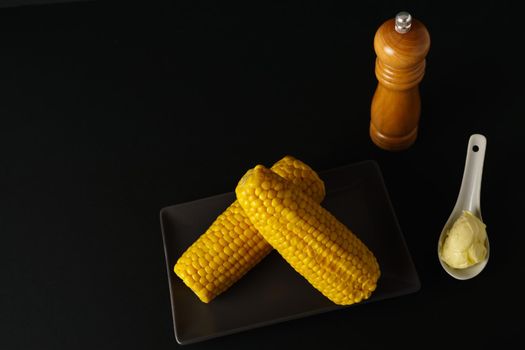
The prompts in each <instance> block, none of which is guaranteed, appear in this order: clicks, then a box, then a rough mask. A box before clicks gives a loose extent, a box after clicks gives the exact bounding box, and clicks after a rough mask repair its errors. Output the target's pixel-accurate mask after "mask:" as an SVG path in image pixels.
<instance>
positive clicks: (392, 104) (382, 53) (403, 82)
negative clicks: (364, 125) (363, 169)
mask: <svg viewBox="0 0 525 350" xmlns="http://www.w3.org/2000/svg"><path fill="white" fill-rule="evenodd" d="M429 48H430V35H429V34H428V31H427V29H426V28H425V26H424V25H423V24H422V23H421V22H419V21H418V20H416V19H413V18H412V16H410V14H409V13H407V12H400V13H398V14H397V16H396V18H395V19H390V20H388V21H386V22H385V23H383V24H382V25H381V27H379V29H378V30H377V32H376V35H375V38H374V50H375V52H376V54H377V59H376V77H377V80H378V81H379V84H378V85H377V89H376V92H375V94H374V97H373V99H372V110H371V120H370V137H371V138H372V141H374V143H375V144H376V145H377V146H379V147H381V148H383V149H386V150H389V151H399V150H403V149H406V148H408V147H410V146H411V145H412V144H413V143H414V141H415V140H416V137H417V129H418V124H419V115H420V114H421V99H420V97H419V86H418V85H419V82H420V81H421V80H422V79H423V75H424V74H425V56H426V55H427V53H428V50H429Z"/></svg>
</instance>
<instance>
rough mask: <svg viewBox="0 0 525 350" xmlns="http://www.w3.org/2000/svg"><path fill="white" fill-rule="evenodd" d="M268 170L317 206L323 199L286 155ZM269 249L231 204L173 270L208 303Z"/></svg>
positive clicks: (319, 184)
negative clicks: (290, 183)
mask: <svg viewBox="0 0 525 350" xmlns="http://www.w3.org/2000/svg"><path fill="white" fill-rule="evenodd" d="M272 170H273V171H275V173H277V174H279V175H280V176H282V177H283V178H285V179H288V180H290V181H291V182H293V183H294V184H295V185H296V186H297V188H299V189H300V190H301V191H304V193H305V195H307V196H310V197H311V198H312V200H313V201H316V202H318V203H320V202H321V201H322V200H323V198H324V195H325V188H324V183H323V181H321V179H320V178H319V176H317V174H316V173H315V171H313V170H312V169H311V168H310V167H309V166H308V165H306V164H304V163H303V162H301V161H299V160H297V159H295V158H293V157H291V156H286V157H284V158H283V159H281V160H280V161H278V162H277V163H275V165H274V166H273V167H272ZM276 176H277V175H276ZM275 195H276V194H275V193H273V192H271V191H266V192H265V196H266V197H264V198H265V199H267V200H269V201H271V200H272V198H273V197H275ZM271 250H272V246H270V245H269V244H268V243H267V242H266V241H265V240H264V238H263V237H262V236H261V235H260V234H259V233H258V232H257V230H256V229H255V227H254V226H253V225H252V223H251V221H250V220H249V219H248V217H247V216H246V215H245V214H244V211H243V209H242V208H241V206H240V205H239V203H238V202H237V201H235V202H234V203H233V204H232V205H230V206H229V207H228V208H227V209H226V210H225V211H224V212H223V213H222V214H221V215H219V217H218V218H217V219H216V220H215V222H214V223H213V224H212V225H211V226H210V228H209V229H208V230H207V231H206V232H205V233H204V234H203V235H201V236H200V237H199V238H198V239H197V240H196V241H195V242H194V243H193V244H192V245H191V246H190V247H189V248H188V249H187V250H186V251H185V252H184V254H183V255H182V256H181V257H180V258H179V260H178V261H177V263H176V264H175V267H174V271H175V273H176V274H177V276H179V277H180V278H181V279H182V280H183V281H184V283H185V284H186V285H187V286H188V287H190V288H191V290H193V292H194V293H195V294H196V295H197V296H198V297H199V299H200V300H201V301H203V302H205V303H208V302H210V301H211V300H212V299H213V298H215V297H216V296H217V295H219V294H220V293H222V292H224V291H225V290H226V289H228V288H229V287H230V286H231V285H232V284H234V283H235V282H236V281H237V280H239V279H240V278H241V277H242V276H243V275H244V274H245V273H246V272H248V271H249V270H250V269H251V268H252V267H254V266H255V265H257V263H259V261H261V260H262V259H263V258H264V257H265V256H266V255H267V254H268V253H269V252H270V251H271Z"/></svg>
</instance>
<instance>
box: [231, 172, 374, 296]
mask: <svg viewBox="0 0 525 350" xmlns="http://www.w3.org/2000/svg"><path fill="white" fill-rule="evenodd" d="M235 192H236V194H237V200H238V202H239V203H240V205H241V207H242V208H243V209H244V212H245V214H246V215H247V216H248V217H249V218H250V221H251V222H252V223H253V224H254V226H255V227H256V228H257V230H258V231H259V232H260V233H261V235H262V236H263V237H264V238H265V239H266V240H267V241H268V243H270V244H271V245H272V246H273V247H274V248H275V249H276V250H277V251H278V252H279V253H280V254H281V255H282V256H283V257H284V259H285V260H286V261H287V262H288V263H290V265H292V267H293V268H294V269H295V270H296V271H297V272H299V273H300V274H301V275H302V276H303V277H305V278H306V279H307V280H308V282H310V283H311V284H312V285H313V286H314V287H315V288H316V289H317V290H319V291H320V292H321V293H322V294H324V295H325V296H326V297H327V298H328V299H330V300H332V301H333V302H334V303H336V304H340V305H349V304H353V303H358V302H360V301H361V300H364V299H367V298H368V297H369V296H370V294H371V293H372V292H373V291H374V290H375V288H376V283H377V280H378V278H379V275H380V271H379V265H378V263H377V261H376V259H375V257H374V255H373V254H372V252H371V251H370V250H368V248H367V247H366V246H365V245H364V244H363V243H362V242H361V241H360V240H359V239H358V238H357V237H356V236H355V235H354V234H353V233H352V232H351V231H350V230H349V229H348V228H347V227H346V226H345V225H344V224H342V223H341V222H340V221H338V220H337V219H336V218H335V217H334V216H332V215H331V214H330V213H329V212H328V211H326V210H325V209H323V208H322V207H321V206H320V205H319V204H318V203H317V202H315V201H314V200H312V198H310V197H308V196H307V195H305V194H304V193H302V192H301V191H299V190H298V189H297V187H295V186H294V185H292V184H290V183H289V182H287V181H285V180H284V179H283V178H282V177H280V176H277V175H276V174H275V173H273V172H272V171H270V170H268V169H266V168H265V167H263V166H262V165H258V166H256V167H255V168H254V169H252V170H249V171H248V172H247V173H246V175H244V177H243V178H242V179H241V180H240V181H239V184H238V186H237V188H236V190H235ZM270 193H274V194H275V195H272V197H273V198H272V199H271V201H270V200H268V197H269V194H270Z"/></svg>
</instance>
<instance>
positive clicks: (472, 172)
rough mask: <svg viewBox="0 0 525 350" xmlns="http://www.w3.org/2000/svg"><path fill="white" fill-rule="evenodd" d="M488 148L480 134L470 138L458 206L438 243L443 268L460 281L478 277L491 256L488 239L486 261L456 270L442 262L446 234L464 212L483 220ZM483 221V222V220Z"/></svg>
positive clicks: (455, 207) (485, 140)
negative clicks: (483, 184) (482, 195)
mask: <svg viewBox="0 0 525 350" xmlns="http://www.w3.org/2000/svg"><path fill="white" fill-rule="evenodd" d="M486 147H487V139H486V138H485V136H483V135H480V134H474V135H472V136H470V139H469V142H468V148H467V159H466V161H465V170H464V171H463V180H462V181H461V189H460V190H459V195H458V199H457V201H456V205H455V206H454V209H453V210H452V214H450V217H449V218H448V221H447V223H446V224H445V227H443V231H441V235H440V236H439V241H438V259H439V262H440V263H441V266H443V269H445V271H446V272H447V273H448V274H449V275H450V276H452V277H454V278H456V279H458V280H467V279H470V278H473V277H476V276H477V275H478V274H479V273H480V272H481V271H483V269H484V268H485V266H486V265H487V262H488V260H489V255H490V245H489V239H488V237H487V256H486V258H485V260H483V261H481V262H479V263H477V264H475V265H472V266H470V267H467V268H464V269H456V268H453V267H450V266H449V265H447V263H446V262H444V261H443V260H441V255H440V254H439V252H440V251H441V247H442V245H443V243H444V238H445V237H446V232H447V231H448V230H449V229H450V227H451V226H452V224H453V223H454V221H456V219H457V218H458V217H459V216H460V215H461V214H462V212H463V210H468V211H470V212H471V213H472V214H474V215H475V216H477V217H478V218H479V219H480V220H482V219H481V208H480V199H479V197H480V191H481V176H482V174H483V161H484V159H485V149H486ZM482 221H483V220H482Z"/></svg>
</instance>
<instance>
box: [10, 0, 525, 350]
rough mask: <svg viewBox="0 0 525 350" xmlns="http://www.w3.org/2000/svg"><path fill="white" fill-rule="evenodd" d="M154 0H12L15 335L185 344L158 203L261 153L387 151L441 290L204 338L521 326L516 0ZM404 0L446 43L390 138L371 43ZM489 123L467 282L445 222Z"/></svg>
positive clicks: (13, 342) (488, 338) (488, 332)
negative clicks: (481, 267)
mask: <svg viewBox="0 0 525 350" xmlns="http://www.w3.org/2000/svg"><path fill="white" fill-rule="evenodd" d="M146 3H148V2H144V4H143V5H142V6H141V7H133V6H131V5H128V6H127V7H123V6H122V5H121V6H119V7H117V6H113V5H110V4H108V2H103V1H100V2H80V3H70V4H55V5H46V6H29V7H20V8H7V9H1V10H0V121H1V123H0V277H1V278H0V349H171V348H175V347H177V344H176V342H175V338H174V335H173V329H172V320H171V311H170V302H169V294H168V293H169V291H168V282H167V277H166V268H165V265H164V253H163V248H162V240H161V235H160V227H159V210H160V209H161V208H163V207H165V206H168V205H172V204H176V203H181V202H185V201H189V200H193V199H197V198H202V197H207V196H210V195H214V194H218V193H223V192H228V191H231V190H233V189H234V187H235V185H236V183H237V181H238V179H239V178H240V176H241V175H242V174H243V173H244V171H245V170H246V169H247V168H249V167H252V166H253V165H254V164H256V163H262V164H267V165H269V164H272V163H273V162H274V161H276V160H278V159H280V158H281V157H282V156H284V155H286V154H291V155H294V156H296V157H298V158H300V159H302V160H304V161H305V162H307V163H309V164H310V165H311V166H312V167H314V168H315V169H318V170H325V169H330V168H333V167H337V166H341V165H345V164H350V163H354V162H357V161H361V160H367V159H373V160H376V161H377V162H378V164H379V166H380V168H381V170H382V172H383V175H384V178H385V182H386V185H387V188H388V190H389V193H390V196H391V200H392V203H393V206H394V209H395V211H396V214H397V217H398V219H399V222H400V225H401V228H402V231H403V233H404V235H405V238H406V241H407V244H408V247H409V249H410V251H411V253H412V257H413V259H414V262H415V265H416V267H417V270H418V273H419V276H420V279H421V283H422V288H421V290H420V291H419V292H418V293H416V294H412V295H408V296H405V297H399V298H396V299H390V300H385V301H381V302H377V303H372V304H367V305H363V306H358V307H355V308H351V309H347V310H342V311H336V312H332V313H328V314H323V315H318V316H313V317H309V318H305V319H301V320H296V321H291V322H287V323H282V324H278V325H274V326H269V327H265V328H260V329H257V330H252V331H248V332H244V333H241V334H238V335H232V336H228V337H224V338H220V339H216V340H211V341H207V342H204V343H200V344H197V345H192V346H189V348H193V349H212V348H247V347H248V346H250V347H251V348H268V347H276V348H277V347H283V348H290V347H291V346H295V345H299V346H303V347H307V346H312V347H318V348H320V347H322V346H324V345H326V344H328V345H329V346H330V347H334V346H335V344H340V345H342V347H341V348H356V349H357V348H367V347H370V348H386V347H388V346H397V347H399V346H408V347H420V346H426V345H428V344H432V345H436V346H440V347H444V346H447V344H449V342H453V344H454V345H468V346H469V347H472V348H479V347H485V346H493V345H498V344H499V345H501V344H505V343H511V342H515V341H516V340H518V341H519V339H520V336H522V334H523V332H524V331H525V326H524V322H523V320H521V321H520V319H521V318H522V314H523V312H524V311H525V303H524V301H523V293H522V288H521V287H520V286H519V284H522V283H523V282H525V278H524V273H525V268H524V265H525V264H524V262H523V261H524V260H523V259H524V258H525V256H524V254H523V249H524V238H523V237H524V231H523V224H522V222H523V215H524V213H525V211H524V210H525V208H524V204H523V202H524V201H523V196H524V195H525V193H524V192H525V191H524V189H523V173H522V172H521V171H520V170H519V169H520V167H521V166H522V164H521V163H522V162H523V160H524V152H523V150H524V148H523V145H522V142H523V132H524V128H523V127H524V123H523V119H524V112H523V110H524V107H523V106H524V101H525V88H524V84H523V77H524V74H523V70H524V68H523V67H522V61H523V59H522V58H523V54H520V53H519V52H520V50H522V48H521V46H522V45H523V43H525V30H524V29H523V25H522V24H521V23H520V22H521V17H522V16H521V14H520V12H519V11H518V10H517V9H516V8H512V7H511V6H510V5H507V4H506V3H505V2H503V1H498V2H494V3H491V4H488V5H483V4H481V2H478V3H475V4H476V5H468V6H467V5H461V6H460V5H459V3H458V2H454V3H444V2H436V3H433V4H432V3H426V4H425V5H422V4H417V3H408V2H405V1H402V2H399V3H398V4H394V3H393V2H386V1H385V2H379V1H363V2H362V3H361V4H356V3H353V2H350V1H348V2H341V3H340V4H339V3H331V2H319V3H318V4H316V5H306V4H302V3H301V2H297V3H293V4H292V3H288V2H279V4H277V5H270V4H268V3H267V2H260V3H252V2H247V3H250V5H249V6H248V5H246V4H245V5H241V6H237V5H236V6H233V5H220V4H217V3H205V2H194V1H183V2H179V3H177V4H163V5H151V4H150V5H146ZM218 3H221V2H218ZM399 10H408V11H410V12H412V14H413V15H414V16H415V17H417V18H419V19H420V20H422V21H423V22H424V23H425V24H426V25H427V27H428V29H429V32H430V34H431V37H432V46H431V50H430V53H429V55H428V60H427V72H426V76H425V79H424V81H423V83H422V85H421V95H422V101H423V112H422V117H421V123H420V135H419V138H418V140H417V142H416V144H415V145H414V146H413V147H411V148H410V149H409V150H407V151H404V152H400V153H389V152H385V151H382V150H380V149H378V148H376V147H375V146H374V145H373V144H372V143H371V141H370V139H369V136H368V125H369V108H370V101H371V97H372V94H373V91H374V89H375V86H376V83H377V81H376V79H375V76H374V59H375V54H374V51H373V48H372V41H373V35H374V33H375V30H376V29H377V27H378V26H379V25H380V24H381V23H382V22H383V21H384V20H386V19H388V18H390V17H392V16H394V15H395V13H396V12H398V11H399ZM473 133H482V134H484V135H486V137H487V140H488V146H487V153H486V161H485V168H484V175H483V185H482V196H481V197H482V198H481V200H482V211H483V218H484V220H485V222H486V223H487V225H488V232H489V235H490V242H491V247H492V250H491V260H490V262H489V264H488V266H487V268H486V270H485V271H484V272H483V273H482V274H481V275H479V276H478V277H477V278H475V279H472V280H469V281H464V282H460V281H456V280H454V279H452V278H450V277H448V275H446V274H445V272H444V271H443V270H442V268H441V267H440V265H439V262H438V260H437V257H436V241H437V237H438V235H439V233H440V231H441V228H442V226H443V224H444V223H445V221H446V219H447V218H448V215H449V213H450V211H451V209H452V207H453V204H454V202H455V199H456V196H457V192H458V190H459V185H460V181H461V175H462V171H463V165H464V157H465V152H466V145H467V141H468V137H469V135H471V134H473ZM370 216H371V220H373V213H370ZM254 302H256V301H254Z"/></svg>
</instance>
